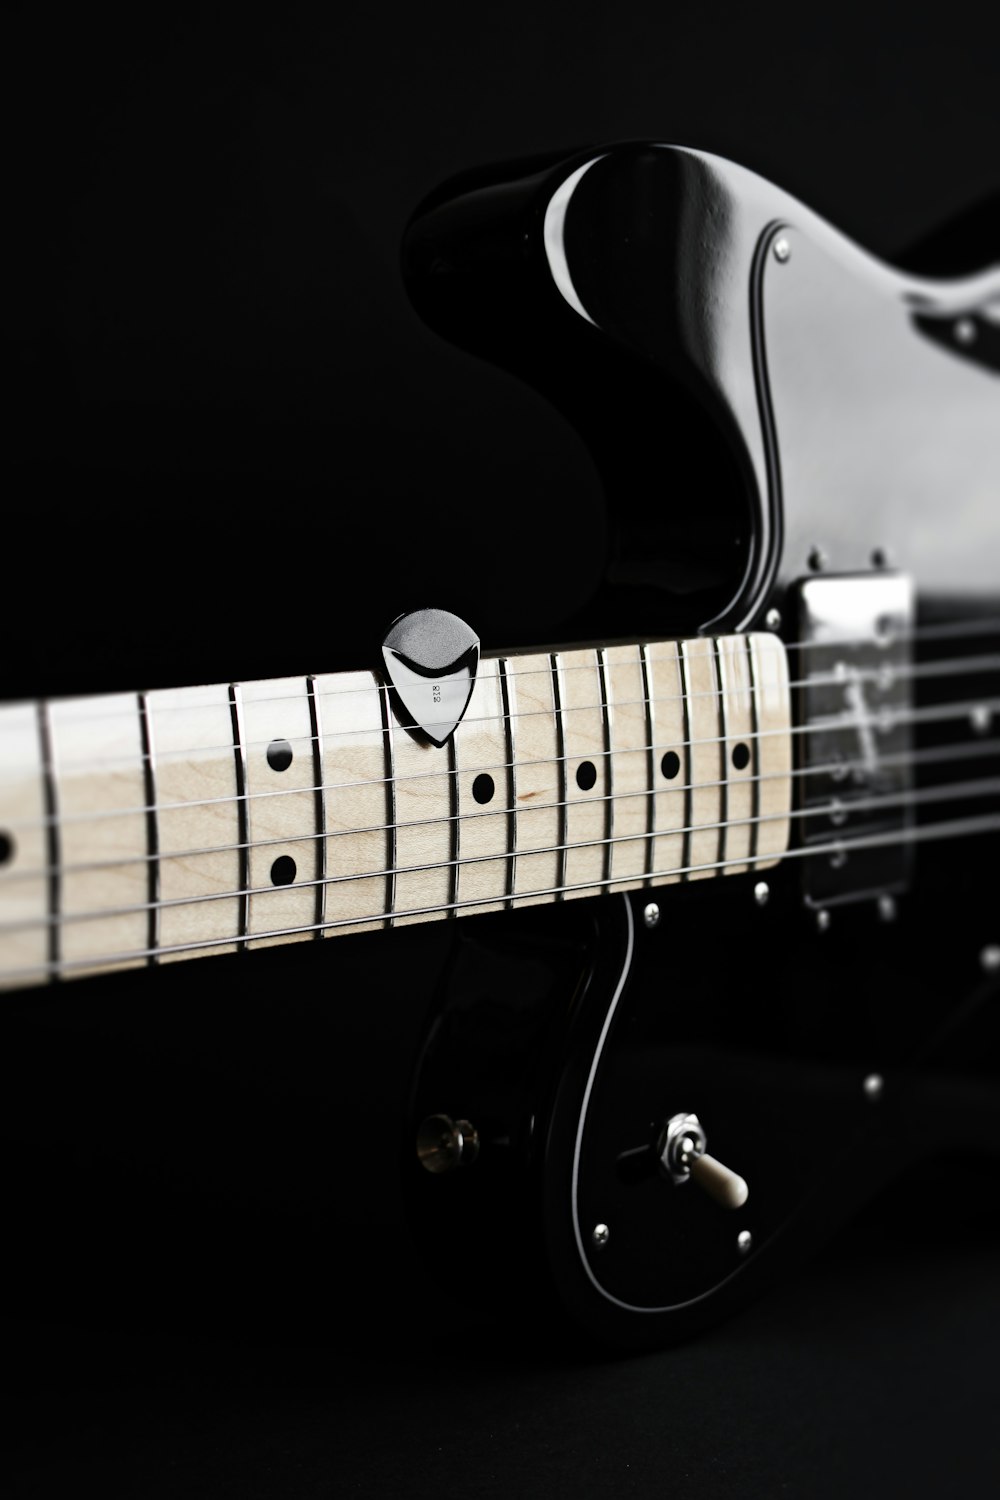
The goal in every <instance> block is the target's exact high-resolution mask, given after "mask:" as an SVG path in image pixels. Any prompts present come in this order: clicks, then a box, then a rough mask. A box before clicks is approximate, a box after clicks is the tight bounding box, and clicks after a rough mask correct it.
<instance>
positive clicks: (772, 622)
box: [764, 609, 781, 631]
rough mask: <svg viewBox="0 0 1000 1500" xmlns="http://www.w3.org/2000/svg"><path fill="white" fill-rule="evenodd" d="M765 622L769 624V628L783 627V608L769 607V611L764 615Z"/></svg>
mask: <svg viewBox="0 0 1000 1500" xmlns="http://www.w3.org/2000/svg"><path fill="white" fill-rule="evenodd" d="M764 624H765V625H766V626H767V628H768V630H774V631H778V630H780V629H781V610H780V609H769V610H768V612H767V614H766V615H765V616H764Z"/></svg>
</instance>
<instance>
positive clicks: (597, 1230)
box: [590, 1224, 611, 1250]
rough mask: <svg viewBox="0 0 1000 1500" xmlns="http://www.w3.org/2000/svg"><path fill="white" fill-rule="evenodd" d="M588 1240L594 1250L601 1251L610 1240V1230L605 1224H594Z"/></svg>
mask: <svg viewBox="0 0 1000 1500" xmlns="http://www.w3.org/2000/svg"><path fill="white" fill-rule="evenodd" d="M590 1238H591V1240H592V1241H593V1244H594V1249H595V1250H603V1249H604V1247H605V1246H606V1245H607V1243H608V1240H609V1239H610V1238H611V1230H610V1229H609V1228H608V1226H607V1224H595V1225H594V1228H593V1231H592V1233H591V1236H590Z"/></svg>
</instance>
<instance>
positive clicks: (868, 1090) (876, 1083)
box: [861, 1073, 885, 1104]
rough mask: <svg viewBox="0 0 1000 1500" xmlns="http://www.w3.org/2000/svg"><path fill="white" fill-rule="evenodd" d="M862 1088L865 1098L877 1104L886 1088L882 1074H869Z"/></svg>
mask: <svg viewBox="0 0 1000 1500" xmlns="http://www.w3.org/2000/svg"><path fill="white" fill-rule="evenodd" d="M861 1087H862V1088H863V1089H864V1091H865V1098H866V1099H870V1100H871V1102H872V1103H873V1104H876V1103H877V1102H878V1100H879V1099H881V1097H882V1090H883V1089H884V1088H885V1079H884V1078H883V1077H882V1074H881V1073H869V1074H868V1077H867V1078H866V1079H865V1081H864V1083H863V1084H862V1085H861Z"/></svg>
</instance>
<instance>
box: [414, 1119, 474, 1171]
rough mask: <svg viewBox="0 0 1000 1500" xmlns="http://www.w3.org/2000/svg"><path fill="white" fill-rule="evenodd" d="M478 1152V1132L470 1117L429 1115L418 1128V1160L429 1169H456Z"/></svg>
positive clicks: (472, 1159)
mask: <svg viewBox="0 0 1000 1500" xmlns="http://www.w3.org/2000/svg"><path fill="white" fill-rule="evenodd" d="M478 1155H479V1134H478V1132H477V1130H476V1127H475V1126H474V1125H470V1124H469V1122H468V1120H453V1119H451V1117H450V1116H449V1115H428V1116H427V1118H426V1120H424V1121H423V1122H422V1124H421V1125H420V1128H419V1129H418V1130H417V1159H418V1161H419V1162H420V1165H421V1166H422V1167H423V1168H424V1169H425V1170H426V1171H428V1172H434V1173H437V1172H453V1171H454V1170H455V1168H456V1167H467V1166H469V1164H470V1163H471V1162H474V1161H475V1159H476V1157H477V1156H478Z"/></svg>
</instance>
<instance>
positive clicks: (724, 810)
mask: <svg viewBox="0 0 1000 1500" xmlns="http://www.w3.org/2000/svg"><path fill="white" fill-rule="evenodd" d="M711 659H712V671H713V672H714V673H715V683H716V690H717V693H718V701H719V728H720V729H721V730H722V741H721V744H720V745H719V775H720V778H721V786H720V790H719V816H720V817H721V819H722V822H721V825H720V827H719V854H718V857H719V859H722V858H723V857H724V856H725V853H726V827H727V824H728V821H729V755H728V750H729V710H728V704H727V695H726V693H725V692H723V684H722V663H721V661H720V660H719V641H718V637H717V636H716V637H713V638H712V658H711Z"/></svg>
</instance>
